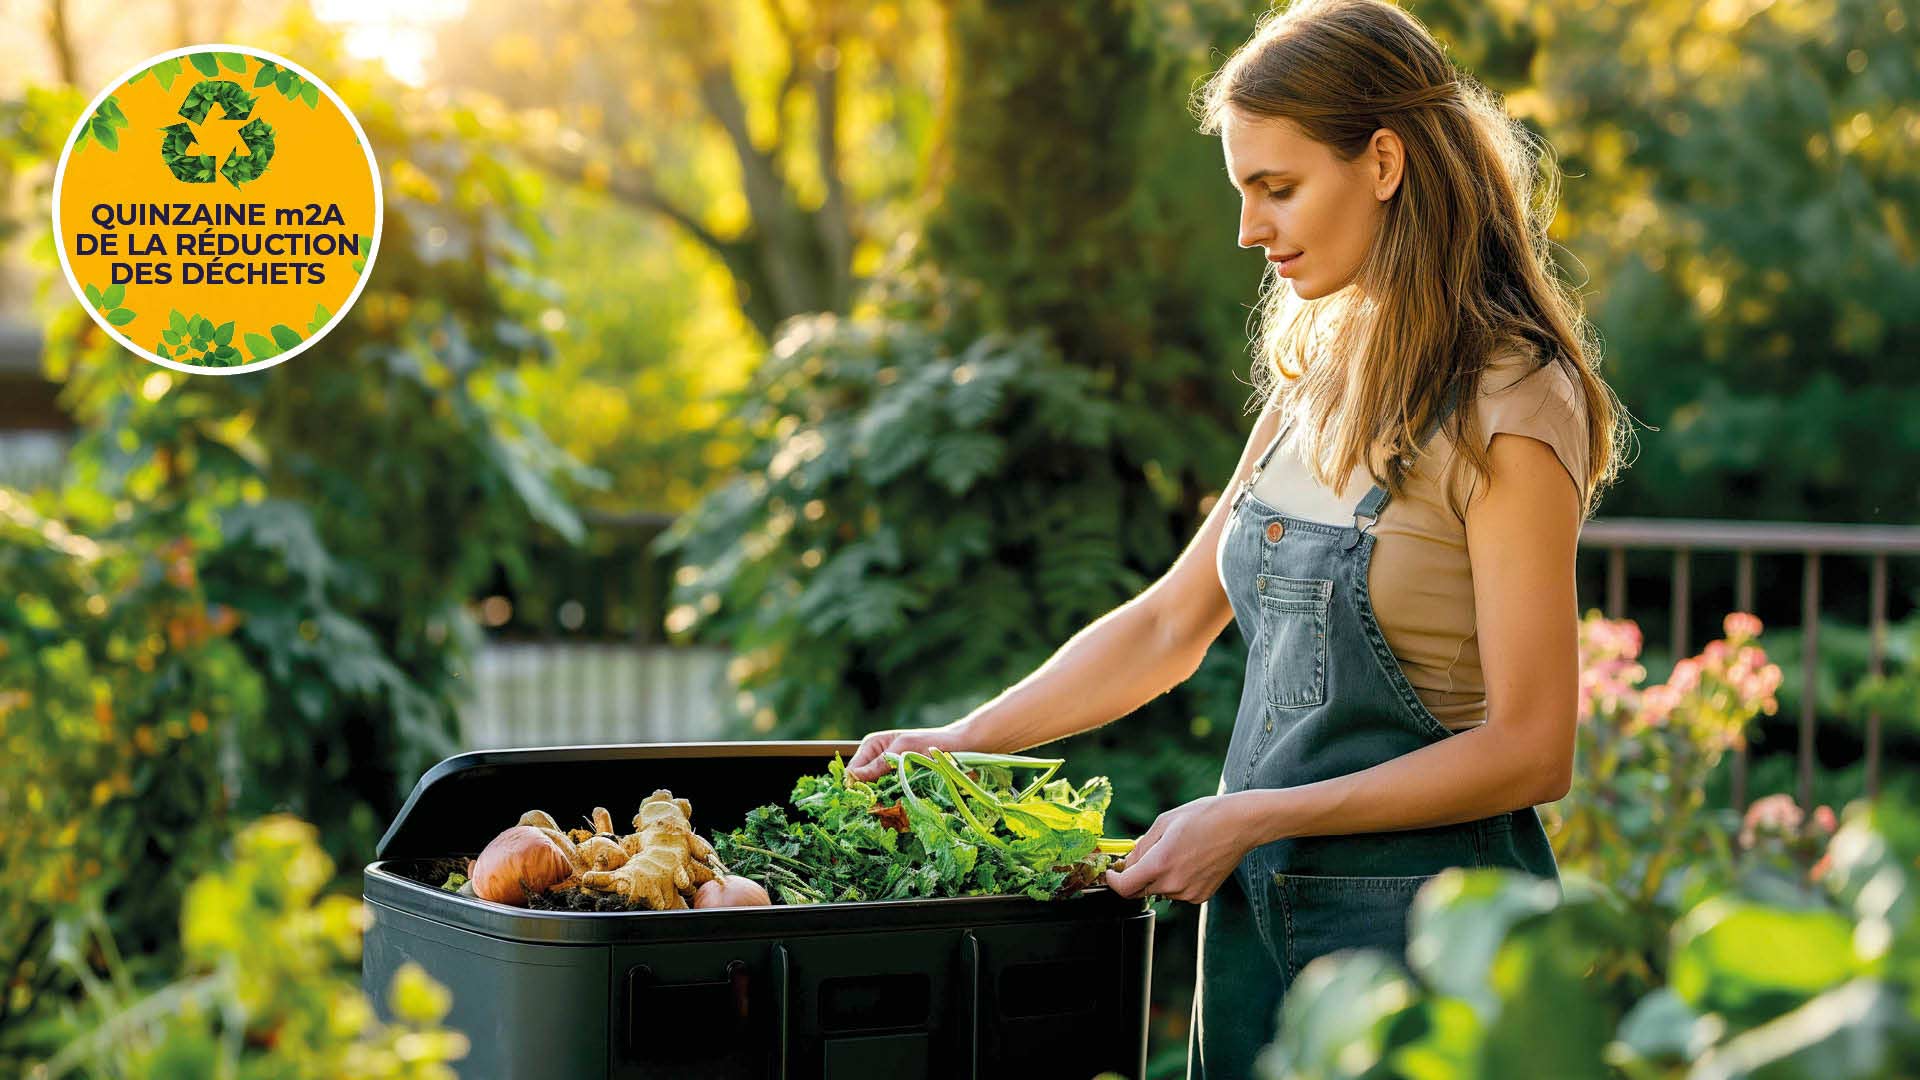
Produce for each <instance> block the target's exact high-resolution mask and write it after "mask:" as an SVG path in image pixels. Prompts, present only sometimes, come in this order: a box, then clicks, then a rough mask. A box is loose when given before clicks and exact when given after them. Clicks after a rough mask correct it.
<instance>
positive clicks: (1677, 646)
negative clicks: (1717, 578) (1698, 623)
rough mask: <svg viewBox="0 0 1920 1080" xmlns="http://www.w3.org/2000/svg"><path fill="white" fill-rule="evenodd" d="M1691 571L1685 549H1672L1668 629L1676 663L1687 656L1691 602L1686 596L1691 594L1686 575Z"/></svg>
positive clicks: (1690, 586) (1690, 598)
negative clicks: (1670, 613)
mask: <svg viewBox="0 0 1920 1080" xmlns="http://www.w3.org/2000/svg"><path fill="white" fill-rule="evenodd" d="M1691 569H1692V560H1690V559H1689V558H1688V551H1687V549H1686V548H1684V547H1677V548H1674V549H1673V579H1672V581H1670V582H1669V583H1668V584H1669V586H1670V591H1669V593H1668V596H1669V600H1668V603H1669V604H1670V605H1671V606H1672V622H1671V623H1670V624H1669V629H1670V631H1671V636H1672V639H1673V659H1674V661H1675V662H1676V663H1677V662H1678V661H1679V660H1680V658H1681V657H1683V656H1685V655H1687V651H1688V642H1687V629H1688V626H1687V623H1688V619H1689V616H1690V614H1691V613H1690V612H1689V611H1688V610H1687V609H1688V607H1689V605H1690V604H1691V602H1692V597H1690V596H1689V595H1688V594H1689V593H1690V592H1692V583H1691V581H1690V580H1689V577H1688V573H1689V571H1690V570H1691Z"/></svg>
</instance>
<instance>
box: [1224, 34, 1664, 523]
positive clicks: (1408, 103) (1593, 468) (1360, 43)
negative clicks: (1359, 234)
mask: <svg viewBox="0 0 1920 1080" xmlns="http://www.w3.org/2000/svg"><path fill="white" fill-rule="evenodd" d="M1192 106H1193V108H1194V111H1195V114H1196V115H1197V116H1198V118H1199V120H1200V124H1201V130H1202V131H1203V132H1204V133H1206V134H1209V135H1212V134H1218V133H1219V132H1220V129H1221V123H1222V121H1223V120H1224V118H1225V115H1226V112H1227V110H1228V109H1232V110H1234V111H1235V112H1237V113H1239V114H1240V115H1242V116H1246V117H1249V118H1253V119H1262V120H1288V121H1291V122H1293V123H1294V124H1295V125H1297V126H1298V127H1299V128H1300V130H1301V131H1303V132H1304V133H1305V134H1306V135H1307V136H1308V137H1309V138H1311V139H1313V140H1315V141H1317V142H1320V143H1323V144H1325V145H1326V146H1328V147H1329V148H1330V149H1331V150H1332V151H1333V153H1334V155H1335V156H1336V157H1338V158H1339V159H1340V160H1342V161H1345V162H1349V163H1350V162H1353V161H1355V160H1357V159H1358V157H1359V155H1360V153H1361V152H1362V151H1363V150H1364V149H1365V148H1366V147H1367V145H1368V143H1369V141H1370V139H1371V137H1372V135H1373V133H1374V132H1375V131H1377V130H1378V129H1380V128H1382V127H1387V128H1391V129H1392V130H1393V132H1394V133H1395V134H1396V135H1398V136H1399V137H1400V139H1401V142H1402V144H1403V145H1404V146H1405V154H1404V165H1403V172H1402V176H1401V182H1400V186H1399V188H1398V190H1397V191H1396V192H1395V193H1394V195H1393V197H1392V198H1391V199H1389V200H1388V202H1387V204H1386V206H1385V216H1384V218H1383V219H1382V222H1381V227H1380V231H1379V234H1378V236H1377V237H1376V238H1375V239H1374V242H1373V244H1372V245H1371V247H1370V248H1369V249H1368V251H1367V253H1366V255H1365V257H1364V258H1363V260H1362V262H1361V265H1360V268H1359V271H1358V273H1357V275H1356V277H1355V278H1354V280H1353V283H1352V286H1351V287H1348V288H1344V289H1341V290H1339V291H1337V292H1335V293H1333V294H1331V295H1329V296H1325V297H1321V298H1319V299H1316V300H1301V299H1299V298H1298V297H1297V296H1295V295H1294V293H1293V290H1292V288H1291V287H1290V286H1289V285H1287V284H1286V282H1285V280H1284V279H1282V278H1280V277H1279V276H1278V274H1277V273H1273V272H1272V270H1273V268H1272V267H1271V266H1269V273H1268V275H1267V277H1266V278H1265V279H1263V282H1262V288H1261V299H1260V304H1259V307H1258V311H1257V315H1256V320H1257V322H1256V327H1257V329H1256V331H1255V333H1254V335H1253V337H1254V340H1255V349H1256V356H1257V359H1256V362H1255V364H1254V379H1255V388H1256V389H1257V390H1258V391H1259V398H1260V400H1262V401H1264V400H1266V399H1267V398H1268V397H1269V396H1273V395H1275V394H1276V393H1277V394H1278V396H1279V397H1280V399H1281V403H1282V404H1283V406H1284V407H1287V408H1290V409H1293V410H1295V415H1296V416H1297V417H1298V419H1299V431H1300V434H1301V438H1302V444H1301V445H1302V447H1303V452H1304V456H1305V457H1306V459H1307V461H1308V463H1309V466H1310V468H1311V469H1312V471H1313V475H1314V477H1315V478H1316V479H1317V480H1318V481H1319V482H1320V483H1322V484H1324V485H1326V486H1328V487H1331V488H1332V489H1333V490H1334V491H1335V492H1336V493H1338V492H1340V491H1341V489H1342V488H1343V487H1344V486H1345V484H1346V479H1347V477H1348V475H1349V474H1350V473H1351V472H1352V471H1353V470H1354V469H1355V468H1356V467H1358V466H1359V465H1361V464H1363V463H1364V464H1365V465H1366V467H1367V469H1368V470H1369V471H1370V472H1371V473H1372V474H1373V476H1374V478H1375V479H1376V480H1378V481H1380V482H1382V483H1385V484H1387V485H1388V487H1389V490H1390V491H1392V492H1393V494H1395V495H1398V494H1400V490H1399V489H1400V487H1401V484H1402V481H1403V480H1404V476H1403V475H1400V474H1398V473H1396V472H1395V471H1394V470H1392V469H1391V468H1390V467H1388V466H1390V463H1391V462H1392V461H1393V460H1394V459H1395V458H1410V457H1411V456H1412V453H1413V450H1414V449H1415V442H1416V440H1417V439H1418V437H1419V434H1420V432H1421V431H1422V430H1424V429H1425V427H1426V425H1427V423H1428V422H1429V421H1430V420H1431V418H1432V417H1433V416H1434V415H1435V414H1436V413H1437V412H1438V410H1439V409H1440V407H1441V404H1442V402H1443V400H1444V395H1445V394H1446V393H1447V392H1448V390H1449V388H1457V391H1458V392H1459V394H1460V395H1461V396H1460V397H1459V398H1458V400H1459V401H1460V403H1461V405H1460V407H1458V408H1456V409H1455V410H1454V412H1453V413H1452V415H1451V416H1450V417H1449V419H1448V421H1447V422H1446V430H1447V432H1448V434H1449V436H1450V437H1451V439H1452V441H1453V442H1454V444H1455V445H1456V446H1457V447H1458V448H1459V452H1460V454H1461V455H1462V456H1463V457H1464V459H1465V460H1466V461H1467V462H1469V463H1470V464H1471V466H1472V468H1473V469H1475V470H1476V472H1477V474H1478V476H1479V477H1480V479H1481V480H1482V481H1485V480H1487V479H1489V478H1490V476H1491V473H1492V462H1491V459H1490V458H1489V456H1488V454H1487V452H1486V450H1485V449H1484V448H1483V445H1482V442H1483V440H1482V439H1481V438H1480V436H1479V432H1478V431H1477V425H1476V424H1475V423H1474V410H1473V409H1471V408H1468V407H1466V404H1467V403H1469V402H1471V401H1472V400H1473V398H1474V396H1475V395H1477V394H1478V393H1479V390H1480V376H1481V373H1482V372H1483V371H1484V370H1485V369H1486V368H1487V366H1488V365H1489V363H1490V362H1491V361H1492V360H1493V358H1494V357H1496V356H1498V355H1502V354H1503V352H1505V351H1513V350H1518V351H1519V352H1520V353H1521V354H1522V355H1525V356H1527V357H1528V358H1529V360H1530V363H1531V365H1532V366H1534V367H1543V366H1545V365H1547V364H1552V363H1558V364H1560V365H1562V366H1563V367H1564V368H1565V369H1566V371H1567V373H1568V375H1569V376H1571V377H1572V378H1573V381H1574V384H1575V385H1576V386H1578V387H1579V388H1580V390H1581V395H1582V396H1583V397H1584V398H1585V403H1586V410H1585V413H1586V420H1587V441H1588V450H1589V454H1588V458H1589V469H1588V472H1589V475H1588V476H1587V477H1586V478H1585V480H1586V483H1585V484H1584V485H1583V488H1584V490H1583V492H1582V495H1583V498H1584V503H1583V505H1582V507H1581V517H1582V520H1585V518H1586V517H1588V516H1591V514H1592V513H1593V509H1594V507H1595V506H1596V505H1597V504H1598V501H1599V496H1600V491H1601V489H1602V488H1604V487H1606V486H1607V485H1608V484H1609V483H1611V482H1612V480H1613V479H1614V477H1615V475H1616V474H1617V472H1618V470H1619V468H1620V454H1619V452H1618V450H1617V447H1618V446H1619V445H1620V444H1621V443H1622V442H1623V440H1624V438H1625V436H1626V434H1628V433H1629V432H1630V430H1631V429H1630V428H1629V427H1628V425H1627V421H1626V417H1625V415H1624V412H1625V411H1624V409H1622V408H1621V407H1620V405H1619V401H1618V398H1617V397H1615V395H1614V393H1613V390H1612V388H1611V387H1609V386H1608V385H1607V384H1606V383H1605V382H1604V381H1603V380H1602V379H1601V378H1600V377H1599V375H1598V374H1597V373H1596V369H1597V367H1598V364H1599V352H1600V350H1599V340H1598V335H1597V334H1595V333H1594V332H1593V330H1592V327H1591V326H1590V325H1589V324H1588V322H1587V320H1586V317H1585V315H1584V313H1583V310H1582V305H1581V301H1580V297H1579V294H1578V293H1577V292H1576V291H1574V289H1573V288H1571V287H1569V286H1567V285H1565V284H1563V283H1562V282H1560V281H1559V280H1558V279H1557V278H1556V277H1555V276H1554V274H1553V273H1552V272H1551V268H1552V255H1551V253H1550V242H1549V241H1548V239H1547V225H1548V223H1549V222H1550V221H1551V220H1552V219H1553V213H1554V206H1555V203H1556V201H1557V199H1558V195H1559V171H1558V168H1557V165H1556V163H1555V161H1554V157H1553V152H1552V149H1551V147H1550V146H1548V145H1547V144H1546V143H1545V141H1544V140H1536V139H1535V138H1534V136H1533V135H1532V134H1531V133H1530V132H1529V131H1527V129H1526V128H1525V127H1524V126H1523V125H1522V124H1520V123H1519V122H1518V121H1516V120H1514V119H1513V118H1511V117H1510V116H1508V115H1507V112H1506V109H1505V107H1504V105H1503V103H1502V101H1501V100H1500V98H1499V97H1498V96H1497V95H1496V94H1494V93H1493V92H1492V91H1490V90H1488V89H1486V88H1485V87H1483V86H1481V85H1480V84H1479V83H1478V82H1477V81H1475V80H1474V79H1472V78H1471V77H1470V76H1468V75H1466V74H1465V73H1464V72H1461V71H1459V70H1457V69H1456V68H1455V67H1454V66H1453V65H1452V64H1451V63H1450V62H1449V61H1448V60H1447V58H1446V56H1445V55H1444V53H1443V52H1442V50H1441V47H1440V45H1439V44H1438V43H1437V42H1435V41H1434V39H1433V37H1432V35H1431V34H1429V33H1428V31H1427V28H1426V27H1425V26H1423V25H1422V24H1421V23H1420V21H1419V20H1418V19H1416V18H1415V17H1414V16H1412V15H1411V14H1409V13H1407V12H1405V11H1403V10H1401V9H1400V8H1398V7H1396V6H1394V5H1393V4H1391V3H1388V2H1385V0H1296V2H1295V3H1293V4H1291V5H1290V6H1288V7H1287V8H1285V9H1284V10H1281V9H1274V10H1270V11H1268V12H1266V13H1265V14H1263V15H1262V16H1261V17H1260V18H1259V20H1258V21H1257V22H1256V24H1255V28H1254V33H1253V35H1252V37H1251V38H1249V39H1248V41H1247V42H1246V44H1244V45H1242V46H1241V47H1240V48H1239V49H1237V50H1235V52H1234V53H1233V55H1232V56H1230V57H1229V58H1228V59H1227V61H1226V63H1225V64H1223V65H1222V66H1221V67H1220V70H1219V71H1217V72H1215V73H1214V74H1213V75H1212V76H1210V77H1209V78H1208V79H1207V80H1206V81H1205V82H1204V84H1203V85H1202V86H1200V87H1199V88H1198V89H1197V90H1196V91H1195V94H1194V99H1193V102H1192ZM1376 454H1377V455H1378V456H1377V457H1376V456H1375V455H1376ZM1383 473H1384V475H1383ZM1447 487H1448V490H1449V495H1448V503H1449V506H1451V507H1452V509H1453V511H1454V513H1455V514H1457V515H1460V516H1462V517H1464V513H1465V511H1464V508H1463V507H1461V506H1458V505H1456V500H1455V498H1454V495H1453V492H1454V485H1452V484H1448V485H1447Z"/></svg>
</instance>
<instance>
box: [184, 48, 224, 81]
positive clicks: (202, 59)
mask: <svg viewBox="0 0 1920 1080" xmlns="http://www.w3.org/2000/svg"><path fill="white" fill-rule="evenodd" d="M187 60H188V61H189V62H191V63H192V64H193V66H194V67H195V68H197V69H199V71H200V74H202V75H205V76H206V77H207V78H209V79H217V78H219V77H220V62H219V61H218V60H215V59H214V58H213V54H212V53H194V54H193V55H192V56H189V57H187Z"/></svg>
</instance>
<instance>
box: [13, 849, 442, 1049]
mask: <svg viewBox="0 0 1920 1080" xmlns="http://www.w3.org/2000/svg"><path fill="white" fill-rule="evenodd" d="M232 848H233V850H232V856H231V861H228V862H225V863H223V864H222V865H220V866H219V867H218V868H217V869H212V870H209V871H207V872H206V873H203V874H201V875H200V876H199V877H198V878H197V879H196V880H195V881H194V882H193V885H192V887H191V888H190V889H189V890H188V892H187V897H186V904H185V909H184V911H183V912H182V914H181V918H180V924H179V934H180V939H181V942H182V948H183V951H184V954H185V955H184V957H183V958H182V962H181V966H180V971H179V974H178V977H177V978H175V979H173V980H172V981H170V982H167V983H166V984H164V985H161V986H159V987H156V988H153V989H141V988H139V987H137V986H136V985H135V983H134V981H133V980H132V979H130V978H129V977H128V973H127V970H126V969H125V968H124V967H122V966H121V964H120V962H119V960H118V953H119V950H118V949H117V948H116V943H115V942H114V940H113V938H112V935H111V934H110V933H109V932H108V931H107V930H106V929H105V928H104V927H89V928H87V930H86V932H84V933H83V934H81V935H80V936H77V937H74V938H71V939H68V940H65V941H63V942H62V947H61V948H60V949H59V950H58V958H59V959H60V961H61V962H62V963H64V964H66V965H68V966H69V967H70V968H71V969H72V971H73V972H74V974H75V975H76V976H77V977H78V978H79V979H80V981H81V982H82V983H83V985H84V986H85V988H86V1000H85V1002H84V1005H83V1006H82V1007H79V1008H75V1009H73V1010H70V1011H69V1012H68V1014H67V1015H65V1016H63V1017H62V1018H61V1020H60V1022H59V1023H58V1024H55V1025H50V1026H51V1027H53V1028H55V1029H56V1030H58V1031H59V1032H60V1033H61V1035H62V1036H63V1039H62V1040H61V1041H62V1042H64V1044H65V1045H64V1046H63V1047H62V1048H61V1050H60V1051H59V1052H58V1053H57V1054H55V1055H53V1056H52V1058H51V1059H50V1060H48V1061H46V1062H44V1063H43V1064H41V1065H40V1066H36V1067H33V1068H30V1069H28V1071H27V1072H26V1074H25V1075H27V1076H29V1077H32V1078H34V1080H42V1078H44V1080H55V1078H56V1077H60V1076H65V1075H70V1074H72V1073H74V1072H79V1073H81V1074H83V1075H86V1076H93V1077H103V1078H104V1077H114V1078H125V1080H252V1078H257V1080H268V1078H273V1080H345V1078H353V1080H374V1078H392V1080H452V1078H453V1077H454V1075H455V1074H454V1071H453V1069H452V1067H451V1066H450V1064H449V1062H452V1061H456V1060H458V1059H460V1058H462V1057H464V1056H466V1053H467V1050H468V1041H467V1038H466V1036H465V1035H463V1034H461V1033H459V1032H456V1031H448V1030H446V1029H444V1028H442V1027H441V1026H440V1025H441V1021H443V1020H444V1019H445V1017H446V1015H447V1012H448V1009H449V1008H450V1006H451V1002H452V998H451V996H450V995H449V993H448V992H447V989H446V988H445V987H443V986H441V985H440V984H438V983H436V982H435V981H434V980H433V978H432V977H431V976H429V975H427V974H426V972H425V971H423V970H421V969H420V968H419V967H418V966H417V965H414V964H411V963H408V964H403V965H402V966H401V967H400V969H399V970H398V971H397V972H395V974H394V979H393V984H392V986H391V987H390V988H389V989H388V993H387V1001H388V1003H389V1006H390V1010H391V1012H392V1015H393V1022H392V1023H390V1024H389V1023H382V1022H381V1021H379V1020H378V1019H376V1017H375V1016H374V1012H373V1007H372V1005H371V1003H370V1002H369V1001H368V999H367V998H366V996H365V995H364V994H363V993H362V992H361V989H360V965H359V958H360V938H361V934H362V933H363V932H364V929H365V924H366V918H367V913H366V908H365V905H363V904H362V903H361V902H360V901H359V900H358V899H355V898H352V897H346V896H338V895H334V896H323V895H321V891H322V889H323V888H324V887H325V886H326V885H327V884H328V883H329V882H331V881H332V880H333V878H334V866H333V863H332V861H331V860H330V859H328V858H327V856H326V853H325V852H323V851H322V850H321V848H320V845H319V838H318V836H317V835H316V833H315V832H314V829H313V826H311V825H309V824H307V823H306V822H304V821H301V820H299V819H298V818H293V817H289V816H286V815H272V816H269V817H266V818H262V819H260V820H258V821H256V822H253V823H252V824H250V825H248V826H247V827H246V828H244V829H242V830H240V832H239V833H238V834H237V835H236V836H235V837H234V840H233V845H232ZM89 951H92V952H94V953H96V954H98V955H102V956H105V957H107V958H109V959H108V963H107V965H106V970H105V971H104V972H99V973H97V972H96V971H95V964H94V963H93V962H91V961H87V960H85V959H83V957H84V956H85V954H86V953H87V952H89Z"/></svg>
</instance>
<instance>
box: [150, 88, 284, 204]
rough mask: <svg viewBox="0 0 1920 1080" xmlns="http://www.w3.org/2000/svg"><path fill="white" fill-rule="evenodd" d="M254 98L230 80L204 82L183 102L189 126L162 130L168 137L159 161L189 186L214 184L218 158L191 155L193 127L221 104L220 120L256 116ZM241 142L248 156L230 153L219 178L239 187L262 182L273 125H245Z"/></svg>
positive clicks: (255, 122) (259, 122)
mask: <svg viewBox="0 0 1920 1080" xmlns="http://www.w3.org/2000/svg"><path fill="white" fill-rule="evenodd" d="M253 103H254V97H253V95H252V94H249V93H247V92H246V91H245V90H243V89H241V88H240V84H239V83H237V82H232V81H230V80H227V79H204V80H202V81H200V82H197V83H195V84H194V85H193V89H191V90H188V91H187V97H186V100H184V101H182V102H181V103H180V115H181V116H184V117H186V118H187V120H188V121H189V123H184V124H172V125H169V126H167V127H165V128H162V129H161V130H162V131H165V132H166V133H167V136H166V138H165V139H164V140H162V141H161V143H160V160H161V161H164V162H166V164H167V168H168V169H169V170H171V171H172V172H173V175H174V178H175V179H176V180H183V181H185V182H187V183H189V184H211V183H213V174H214V166H215V164H216V159H215V158H214V156H213V155H212V154H189V153H187V148H188V147H190V146H192V145H193V143H194V135H193V129H194V126H195V125H197V124H200V123H203V122H205V120H206V119H207V113H208V112H209V111H211V110H212V108H213V106H215V105H219V106H220V112H221V119H224V120H246V119H247V117H248V116H250V115H251V114H252V113H253ZM239 135H240V141H241V142H242V143H243V144H245V146H246V148H247V153H246V155H245V156H244V157H243V156H241V154H240V152H239V151H238V150H232V151H229V152H228V153H227V160H226V162H225V163H224V164H221V165H220V166H219V171H220V175H221V176H224V177H226V178H227V182H228V183H230V184H232V185H233V186H234V187H236V188H238V187H239V186H240V185H241V184H245V183H248V182H250V181H253V180H258V179H260V176H261V174H262V173H265V172H266V171H267V165H268V164H269V163H270V162H272V161H273V126H272V125H271V124H269V123H267V122H266V121H265V120H261V119H259V118H257V117H256V118H254V119H253V120H250V121H248V122H247V123H246V124H244V125H242V126H241V128H240V131H239Z"/></svg>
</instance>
